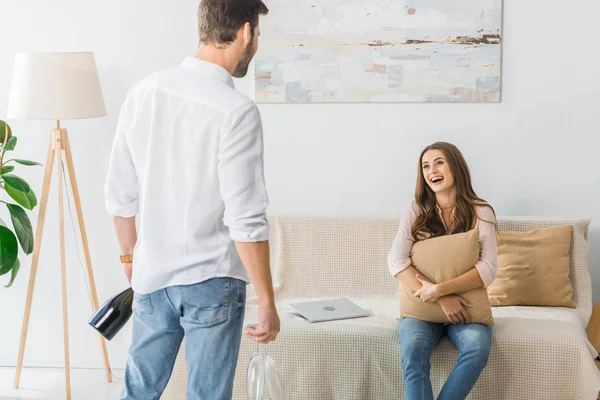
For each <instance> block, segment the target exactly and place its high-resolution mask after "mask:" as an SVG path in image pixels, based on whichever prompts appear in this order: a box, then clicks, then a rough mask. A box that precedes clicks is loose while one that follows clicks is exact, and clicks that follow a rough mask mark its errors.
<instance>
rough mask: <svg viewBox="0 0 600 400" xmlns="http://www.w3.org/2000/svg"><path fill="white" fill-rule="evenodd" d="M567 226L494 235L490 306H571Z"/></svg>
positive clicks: (568, 232) (571, 294) (569, 237)
mask: <svg viewBox="0 0 600 400" xmlns="http://www.w3.org/2000/svg"><path fill="white" fill-rule="evenodd" d="M572 231H573V227H572V226H571V225H562V226H554V227H551V228H543V229H534V230H532V231H529V232H502V233H501V234H500V235H497V243H498V274H497V276H496V280H495V281H494V282H493V283H492V284H491V285H490V287H489V288H488V295H489V298H490V302H491V303H492V306H552V307H570V308H575V303H574V302H573V299H572V296H573V290H572V287H571V281H570V280H569V253H570V250H571V232H572Z"/></svg>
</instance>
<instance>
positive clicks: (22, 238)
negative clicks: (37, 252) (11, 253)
mask: <svg viewBox="0 0 600 400" xmlns="http://www.w3.org/2000/svg"><path fill="white" fill-rule="evenodd" d="M6 207H8V211H9V212H10V218H11V219H12V223H13V226H14V227H15V232H16V234H17V238H18V239H19V243H21V248H22V249H23V251H24V252H25V254H31V253H32V252H33V228H32V227H31V221H30V220H29V217H28V216H27V213H26V212H25V210H23V209H22V208H21V207H19V206H18V205H16V204H7V205H6Z"/></svg>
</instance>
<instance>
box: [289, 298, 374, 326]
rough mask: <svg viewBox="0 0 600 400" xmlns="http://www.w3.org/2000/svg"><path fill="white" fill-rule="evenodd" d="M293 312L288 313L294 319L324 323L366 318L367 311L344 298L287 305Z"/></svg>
mask: <svg viewBox="0 0 600 400" xmlns="http://www.w3.org/2000/svg"><path fill="white" fill-rule="evenodd" d="M289 306H290V307H292V308H293V309H294V310H295V312H290V313H289V315H291V316H292V317H294V318H298V319H301V320H304V321H307V322H324V321H333V320H338V319H350V318H361V317H368V316H369V315H370V313H369V311H367V310H364V309H362V308H360V307H359V306H358V305H356V304H354V303H353V302H351V301H350V300H348V299H346V298H341V299H332V300H320V301H307V302H302V303H293V304H290V305H289Z"/></svg>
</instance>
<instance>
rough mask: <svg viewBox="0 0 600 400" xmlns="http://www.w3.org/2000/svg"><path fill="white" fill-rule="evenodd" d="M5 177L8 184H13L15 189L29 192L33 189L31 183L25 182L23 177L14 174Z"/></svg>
mask: <svg viewBox="0 0 600 400" xmlns="http://www.w3.org/2000/svg"><path fill="white" fill-rule="evenodd" d="M3 178H4V183H5V184H6V186H11V187H12V188H13V189H16V190H18V191H20V192H23V193H27V192H29V191H30V190H31V187H29V184H28V183H27V182H25V180H24V179H23V178H19V177H18V176H16V175H12V174H10V175H4V176H3Z"/></svg>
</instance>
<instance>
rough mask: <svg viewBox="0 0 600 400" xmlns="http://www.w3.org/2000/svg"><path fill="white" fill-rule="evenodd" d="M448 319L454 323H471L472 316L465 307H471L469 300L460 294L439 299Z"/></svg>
mask: <svg viewBox="0 0 600 400" xmlns="http://www.w3.org/2000/svg"><path fill="white" fill-rule="evenodd" d="M438 304H439V305H440V306H442V310H444V313H446V316H447V317H448V320H449V321H450V322H451V323H453V324H470V323H471V318H470V317H469V313H468V312H467V310H465V307H471V304H469V302H468V301H466V300H465V299H463V298H462V297H460V296H454V295H453V296H445V297H442V298H440V299H439V300H438Z"/></svg>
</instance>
